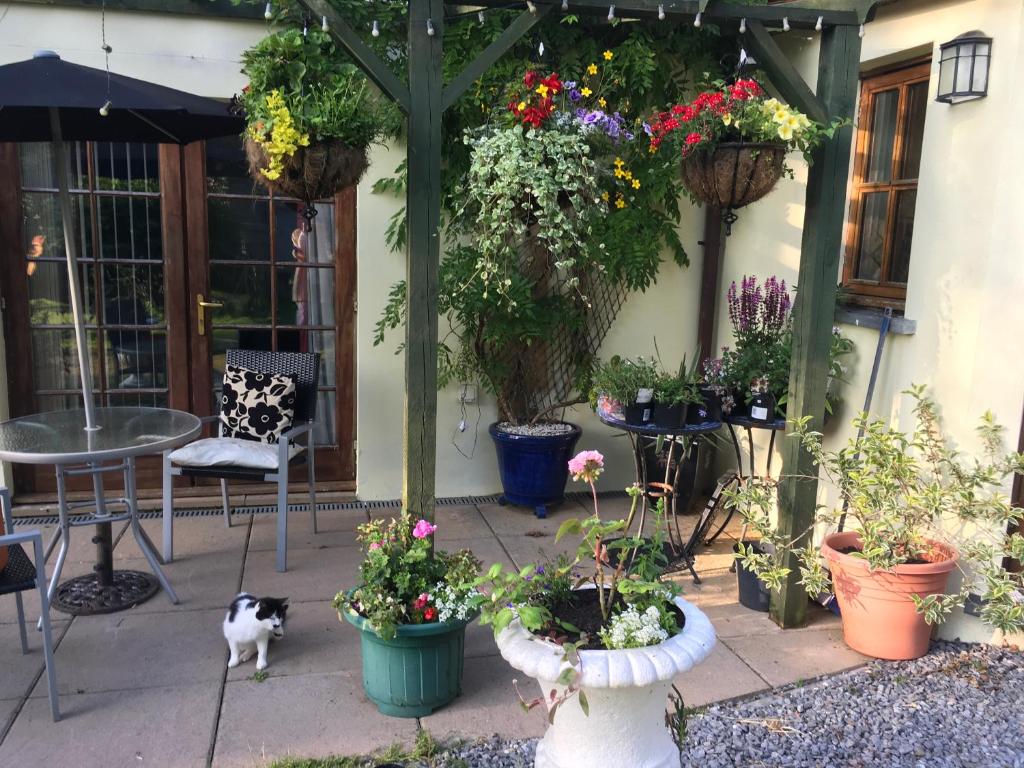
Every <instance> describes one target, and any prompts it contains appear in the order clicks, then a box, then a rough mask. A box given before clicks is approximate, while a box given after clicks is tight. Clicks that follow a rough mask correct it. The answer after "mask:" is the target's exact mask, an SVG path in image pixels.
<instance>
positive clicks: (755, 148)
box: [648, 79, 835, 226]
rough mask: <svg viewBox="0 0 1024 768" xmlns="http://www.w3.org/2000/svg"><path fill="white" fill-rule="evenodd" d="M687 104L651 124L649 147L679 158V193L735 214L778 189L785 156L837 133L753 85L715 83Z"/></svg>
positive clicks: (810, 148)
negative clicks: (669, 150)
mask: <svg viewBox="0 0 1024 768" xmlns="http://www.w3.org/2000/svg"><path fill="white" fill-rule="evenodd" d="M714 85H715V87H714V89H712V90H706V91H704V92H702V93H700V94H699V95H698V96H697V98H696V99H694V100H693V101H692V102H690V103H688V104H677V105H675V106H673V107H671V108H670V109H669V110H668V111H666V112H661V113H659V114H658V115H656V116H655V117H653V118H652V119H651V120H650V121H649V131H648V132H649V135H650V146H651V150H652V151H658V150H659V148H660V147H661V145H662V144H663V143H665V142H668V143H669V145H670V146H671V147H672V148H673V149H676V150H678V151H679V152H680V154H681V155H682V164H681V169H682V179H683V186H684V187H685V188H686V190H687V192H689V194H690V196H691V197H692V198H693V199H694V200H695V201H697V202H700V203H704V204H706V205H712V206H716V207H719V208H722V209H724V210H725V215H726V219H725V220H726V224H727V226H731V224H732V222H733V221H734V220H735V216H734V214H732V210H733V209H734V208H742V207H743V206H745V205H749V204H750V203H752V202H754V201H756V200H760V199H761V198H762V197H764V196H765V195H766V194H768V193H769V192H771V191H772V189H774V188H775V184H776V183H777V182H778V180H779V179H780V178H781V177H782V175H783V173H785V172H787V171H789V172H790V174H791V173H792V171H791V170H790V169H788V168H787V167H786V164H785V158H786V154H787V153H788V152H790V151H792V150H800V151H801V152H803V153H804V156H805V157H806V158H807V159H808V161H809V160H810V155H811V152H812V151H813V149H814V148H815V147H816V146H817V145H818V144H820V143H821V141H822V139H823V137H824V136H826V135H828V136H831V135H832V131H834V129H835V125H833V126H831V127H825V126H822V125H820V124H818V123H815V122H814V121H812V120H810V119H808V118H807V116H806V115H804V114H803V113H801V112H798V111H797V110H794V109H791V108H790V107H788V106H787V105H785V104H783V103H781V102H780V101H779V100H778V99H775V98H768V97H767V95H766V94H765V92H764V89H762V88H761V86H760V85H758V84H757V82H755V81H754V80H744V79H738V80H736V82H735V83H732V84H731V85H726V84H723V83H721V82H718V83H715V84H714Z"/></svg>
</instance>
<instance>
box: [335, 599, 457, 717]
mask: <svg viewBox="0 0 1024 768" xmlns="http://www.w3.org/2000/svg"><path fill="white" fill-rule="evenodd" d="M340 613H341V615H342V616H344V617H345V620H346V621H347V622H349V623H350V624H352V625H354V626H355V627H356V628H357V629H358V630H359V634H360V639H361V645H360V649H361V651H362V656H363V690H365V691H366V695H367V697H368V698H369V699H370V701H372V702H373V703H374V704H376V705H377V709H379V710H380V711H381V712H382V713H383V714H385V715H391V716H392V717H423V716H424V715H429V714H430V713H431V712H433V711H434V710H436V709H439V708H441V707H443V706H444V705H445V704H447V703H448V702H450V701H452V700H453V699H454V698H455V697H456V696H458V695H459V694H460V693H462V662H463V652H464V650H465V645H466V625H467V624H468V623H469V621H472V619H470V620H469V621H449V622H447V623H445V624H437V623H433V624H406V625H403V626H400V627H398V631H397V634H396V635H395V637H394V638H393V639H391V640H381V638H380V637H379V636H378V635H377V633H376V632H375V631H374V630H373V627H372V625H371V624H370V623H369V622H368V621H367V620H366V619H364V618H363V617H362V616H360V615H359V614H358V613H356V612H355V611H351V610H343V611H340ZM473 618H476V617H475V616H474V617H473Z"/></svg>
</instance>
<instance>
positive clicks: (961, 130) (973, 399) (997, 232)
mask: <svg viewBox="0 0 1024 768" xmlns="http://www.w3.org/2000/svg"><path fill="white" fill-rule="evenodd" d="M974 29H981V30H982V31H984V32H985V33H986V34H989V35H991V36H992V37H993V38H994V43H993V56H992V67H991V71H990V77H989V96H988V97H987V98H984V99H980V100H977V101H974V102H969V103H964V104H960V105H956V106H949V105H946V104H941V103H939V102H936V101H934V100H930V101H929V102H928V108H927V113H926V119H925V132H924V143H923V150H922V151H923V159H922V164H921V177H920V181H919V190H918V198H917V208H916V217H915V228H914V238H913V245H912V250H911V259H910V276H909V281H908V288H907V303H906V317H907V318H910V319H912V320H914V321H916V323H917V332H916V333H915V334H914V335H913V336H890V337H889V339H888V341H887V345H886V350H885V354H884V357H883V359H882V364H881V368H880V373H879V377H878V383H877V385H876V388H875V394H874V402H873V407H872V410H873V412H874V413H875V414H877V415H879V416H883V417H889V418H892V419H895V420H897V421H898V422H899V423H900V424H901V426H903V427H904V428H910V426H911V425H912V418H911V417H910V414H909V408H908V405H907V400H906V398H905V397H904V396H902V395H901V392H902V391H903V390H904V389H906V388H907V386H908V385H910V384H911V383H922V384H926V385H928V386H929V388H930V391H931V393H932V394H933V396H934V397H935V398H936V400H937V402H938V403H939V404H940V407H941V409H942V415H943V421H944V425H945V427H946V430H947V432H948V434H949V435H950V436H951V437H952V438H953V439H954V441H956V443H957V444H958V446H959V447H960V448H962V449H963V450H965V451H968V452H969V451H971V450H975V449H977V447H978V444H977V442H976V440H975V434H974V428H975V426H976V425H977V423H978V422H977V417H978V416H980V414H981V413H982V412H983V411H984V410H985V409H991V410H992V411H993V413H995V415H996V417H997V418H998V420H999V421H1000V422H1001V423H1002V424H1004V425H1006V427H1007V438H1008V439H1007V443H1008V447H1014V446H1015V444H1016V439H1017V430H1018V425H1019V424H1020V418H1021V407H1022V404H1024V358H1022V356H1021V355H1019V354H1016V343H1015V339H1016V336H1017V333H1018V329H1020V328H1021V327H1024V303H1022V301H1021V296H1022V293H1021V292H1022V291H1024V269H1022V268H1021V256H1020V254H1021V250H1022V246H1024V219H1022V217H1021V215H1020V210H1021V196H1020V192H1019V179H1020V178H1021V176H1022V174H1024V155H1022V154H1021V153H1020V152H1017V151H1015V150H1014V149H1013V147H1012V146H1010V145H1009V143H1008V142H1007V141H1006V135H1007V127H1008V126H1015V125H1019V124H1020V122H1021V120H1022V118H1024V94H1022V93H1021V89H1020V88H1019V87H1018V86H1017V80H1018V78H1019V72H1020V71H1021V66H1022V64H1024V61H1022V55H1024V54H1022V51H1021V44H1022V36H1024V4H1022V3H1021V2H1020V0H975V1H974V2H924V1H917V0H913V1H911V2H901V3H897V4H895V5H892V6H886V7H883V8H882V9H881V10H880V11H879V13H878V18H877V19H876V20H875V21H874V22H873V23H871V24H869V25H868V26H867V30H866V35H865V37H864V40H863V53H862V58H861V60H862V68H863V69H864V70H869V69H871V68H873V67H875V66H877V65H879V64H882V63H889V62H892V61H899V60H901V59H908V58H911V57H913V56H914V55H919V54H920V52H921V50H922V49H923V50H924V51H926V52H927V51H928V50H934V54H933V67H932V81H931V96H932V97H934V93H935V88H936V85H937V65H936V64H935V62H936V61H937V59H938V45H939V44H940V43H942V42H945V41H946V40H949V39H951V38H953V37H955V36H956V35H958V34H961V33H963V32H966V31H969V30H974ZM777 39H778V40H779V42H780V44H781V45H782V47H783V48H784V50H786V52H787V53H788V54H790V56H791V57H792V58H793V60H794V61H795V63H796V64H797V66H798V68H799V69H800V71H801V73H802V74H803V76H804V78H805V79H806V80H807V81H808V82H809V83H811V84H813V83H814V81H815V78H816V69H817V51H818V45H817V41H816V40H811V39H807V38H806V37H801V36H798V35H797V34H795V33H790V34H789V35H783V36H780V37H779V38H777ZM805 180H806V168H805V167H798V168H797V172H796V179H795V180H791V181H784V182H782V183H781V184H780V185H779V188H778V189H777V190H776V191H775V192H773V193H772V194H771V196H769V197H767V198H765V199H764V200H763V201H761V202H759V203H757V204H756V205H754V206H752V207H751V208H749V209H745V210H743V211H740V221H739V222H738V224H737V225H736V226H735V228H734V230H733V232H734V234H733V236H732V237H731V238H729V242H728V246H727V253H726V257H725V265H724V282H725V284H726V285H728V283H729V281H731V280H737V281H738V280H739V279H740V277H742V276H743V275H744V274H756V275H758V276H759V277H762V278H763V277H766V276H768V275H770V274H772V273H775V274H777V275H779V276H780V277H785V278H786V279H787V281H795V280H796V274H797V272H796V271H797V267H798V263H799V245H800V232H801V227H802V223H803V214H804V211H803V205H804V183H805ZM838 278H839V276H838V275H837V279H838ZM843 331H844V333H846V334H847V335H849V336H850V337H851V338H852V339H853V340H854V342H855V343H856V345H857V351H856V353H855V356H854V359H853V360H852V361H851V362H852V364H851V366H850V371H849V376H848V379H849V380H848V384H847V385H846V386H845V387H844V388H843V390H844V396H845V400H846V401H845V402H844V404H843V406H842V407H841V409H840V411H839V412H838V418H837V419H834V420H833V421H832V422H831V423H830V424H829V426H828V427H827V428H826V434H827V436H828V439H827V443H828V446H829V447H838V446H839V445H840V444H841V443H843V442H845V441H846V440H847V439H848V438H849V437H851V436H852V433H853V431H852V429H850V428H849V427H847V426H845V425H846V424H848V422H849V419H850V417H851V416H852V415H853V414H855V413H856V412H857V411H858V410H860V408H861V406H862V404H863V399H864V394H865V391H866V388H867V380H868V376H869V374H870V368H871V361H872V357H873V355H874V349H875V345H876V343H877V339H878V334H877V332H876V331H871V330H868V329H863V328H855V327H852V326H843ZM730 335H731V334H730V328H729V321H728V316H727V314H726V309H725V307H724V306H722V307H720V311H719V317H718V337H717V338H718V341H719V344H720V345H721V344H727V343H729V337H730ZM762 445H763V444H762ZM761 453H762V457H763V449H762V451H761ZM833 499H834V493H829V492H828V491H827V490H826V489H824V488H823V489H822V493H821V500H822V501H826V500H829V501H831V500H833ZM941 633H942V634H943V635H944V636H948V637H953V636H960V637H963V638H965V639H989V638H991V633H990V632H989V631H988V630H986V629H985V628H984V627H983V626H982V625H981V623H980V622H979V621H977V620H976V619H973V618H971V617H965V616H963V615H959V616H956V617H954V618H953V619H952V620H951V621H950V622H948V623H947V624H946V625H944V626H943V628H942V630H941Z"/></svg>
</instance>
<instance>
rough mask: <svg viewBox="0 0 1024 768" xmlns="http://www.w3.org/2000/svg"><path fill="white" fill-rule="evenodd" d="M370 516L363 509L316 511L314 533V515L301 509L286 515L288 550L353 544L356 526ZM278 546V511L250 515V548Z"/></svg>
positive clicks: (251, 550)
mask: <svg viewBox="0 0 1024 768" xmlns="http://www.w3.org/2000/svg"><path fill="white" fill-rule="evenodd" d="M368 519H369V518H368V517H367V515H366V512H365V511H364V510H362V509H332V510H324V511H322V512H318V513H317V516H316V520H317V533H313V518H312V515H310V514H309V512H307V511H305V510H302V511H298V512H291V513H289V515H288V552H289V555H290V553H291V552H292V551H293V550H297V549H320V548H322V547H354V546H356V544H357V542H356V528H357V527H358V526H360V525H362V524H363V523H365V522H366V521H367V520H368ZM275 549H277V513H272V514H260V515H253V516H252V531H251V533H250V534H249V551H250V552H257V551H265V550H275Z"/></svg>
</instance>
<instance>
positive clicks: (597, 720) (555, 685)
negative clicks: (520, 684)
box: [481, 451, 715, 768]
mask: <svg viewBox="0 0 1024 768" xmlns="http://www.w3.org/2000/svg"><path fill="white" fill-rule="evenodd" d="M603 466H604V459H603V457H602V456H601V454H600V453H598V452H597V451H583V452H581V453H579V454H578V455H576V456H575V457H574V458H573V459H572V461H571V462H570V467H569V469H570V471H571V472H572V473H573V475H574V477H575V478H576V479H577V480H583V481H586V482H587V483H588V484H589V485H590V489H591V492H592V494H593V498H594V514H593V515H592V516H590V517H588V518H586V519H584V520H567V521H565V522H564V523H563V524H562V526H561V527H560V529H559V531H558V536H559V537H562V536H564V535H567V534H573V535H579V536H580V537H581V542H580V545H579V548H578V551H577V553H576V556H575V557H574V558H572V559H571V560H562V561H557V562H555V563H553V564H550V563H549V564H545V565H540V566H534V565H531V566H527V567H526V568H523V569H522V571H519V572H515V571H512V572H508V571H504V570H503V569H502V567H501V565H500V564H497V565H494V566H492V567H491V569H490V571H488V573H487V574H486V576H485V577H484V579H482V580H481V582H482V583H486V584H488V585H489V589H488V591H489V594H490V599H489V600H488V601H486V602H485V603H484V604H483V606H482V609H481V610H482V617H481V621H483V622H485V623H490V624H491V625H492V627H493V629H494V633H495V638H496V640H497V643H498V648H499V650H500V651H501V655H502V656H503V657H504V658H505V659H506V660H507V661H508V662H509V664H511V665H512V666H513V667H515V668H516V669H518V670H521V671H523V672H525V673H526V674H527V675H529V676H530V677H533V678H536V680H537V681H538V683H539V684H540V696H538V697H536V698H533V699H532V700H530V701H526V700H524V701H523V704H524V705H525V706H526V707H527V708H532V707H538V706H541V705H543V706H544V707H545V708H546V710H547V714H548V722H549V723H550V725H549V728H548V730H547V733H545V735H544V737H543V739H542V740H541V742H540V743H539V744H538V745H537V759H536V764H537V765H544V766H553V767H554V768H571V767H574V766H580V765H622V766H626V765H629V766H641V765H642V766H647V767H650V768H669V767H670V766H671V767H672V768H675V766H678V765H679V752H678V748H677V746H676V744H675V743H674V741H673V738H672V735H671V734H670V732H669V730H668V728H667V727H666V725H665V723H666V717H665V708H666V704H667V700H668V694H669V690H670V688H671V686H672V679H673V678H674V677H675V676H676V675H678V674H679V673H681V672H684V671H686V670H688V669H690V668H691V667H693V666H694V665H696V664H699V663H700V662H701V661H703V660H704V658H705V657H706V656H707V655H708V654H709V653H710V652H711V649H712V647H713V646H714V644H715V632H714V629H713V628H712V626H711V622H710V621H708V619H707V617H706V616H705V615H704V614H703V613H702V612H701V611H700V610H698V609H697V608H696V607H695V606H693V605H691V604H690V603H688V602H687V601H685V600H683V599H682V598H680V597H679V596H678V595H677V594H676V587H675V585H673V584H672V583H663V582H660V581H659V580H658V568H657V565H656V562H655V560H656V559H657V557H658V556H660V551H659V550H660V547H661V544H662V542H663V538H662V537H661V536H660V535H656V536H655V537H654V538H653V540H652V541H650V542H647V543H645V542H643V541H642V540H641V539H638V538H635V537H630V536H628V535H627V532H628V530H629V521H628V520H617V521H611V522H603V521H602V520H601V519H600V518H599V517H598V514H597V493H596V490H595V488H594V481H595V480H596V479H597V476H598V475H599V474H600V473H601V471H602V468H603ZM630 493H631V495H632V497H633V508H632V510H631V511H630V517H632V516H633V513H634V512H635V509H636V503H637V497H638V496H639V493H640V491H639V489H637V488H636V487H634V488H632V489H630ZM613 538H614V541H611V539H613ZM612 547H615V548H617V549H618V550H619V553H618V554H619V557H618V558H617V562H618V565H616V566H615V567H614V568H611V567H608V565H607V564H608V560H609V558H608V555H609V551H608V550H609V548H612ZM633 554H635V556H633ZM595 556H596V559H593V560H592V558H595ZM588 561H590V562H593V563H594V566H593V567H592V568H591V569H590V570H589V573H588V574H586V575H583V574H582V573H581V572H579V571H578V570H577V569H578V568H580V567H582V564H583V563H585V562H588ZM517 690H518V689H517ZM520 698H522V695H521V694H520ZM573 699H575V701H571V700H573Z"/></svg>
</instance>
